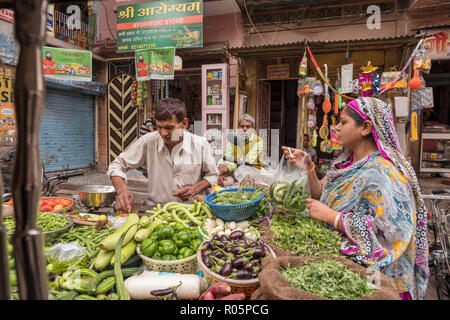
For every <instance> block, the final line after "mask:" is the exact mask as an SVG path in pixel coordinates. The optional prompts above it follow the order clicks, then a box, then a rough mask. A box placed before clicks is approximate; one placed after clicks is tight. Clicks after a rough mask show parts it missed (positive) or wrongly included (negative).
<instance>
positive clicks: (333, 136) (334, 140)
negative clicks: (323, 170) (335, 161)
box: [330, 115, 342, 151]
mask: <svg viewBox="0 0 450 320" xmlns="http://www.w3.org/2000/svg"><path fill="white" fill-rule="evenodd" d="M336 126H337V123H336V117H335V116H334V115H333V116H331V126H330V141H331V149H332V150H333V151H334V150H342V146H341V145H340V141H339V136H338V135H337V130H336Z"/></svg>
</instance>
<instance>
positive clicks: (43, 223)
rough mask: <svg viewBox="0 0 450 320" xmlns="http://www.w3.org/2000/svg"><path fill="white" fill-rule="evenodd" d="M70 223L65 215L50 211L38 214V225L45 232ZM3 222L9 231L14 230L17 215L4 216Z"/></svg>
mask: <svg viewBox="0 0 450 320" xmlns="http://www.w3.org/2000/svg"><path fill="white" fill-rule="evenodd" d="M68 223H69V221H68V220H67V219H66V218H65V217H63V216H60V215H58V214H53V213H50V212H43V213H39V214H38V216H37V226H38V227H39V228H41V229H42V231H44V232H46V231H52V230H56V229H59V228H62V227H64V226H66V225H67V224H68ZM3 224H4V225H5V227H6V230H7V231H8V232H14V231H15V229H16V218H15V216H9V217H4V218H3Z"/></svg>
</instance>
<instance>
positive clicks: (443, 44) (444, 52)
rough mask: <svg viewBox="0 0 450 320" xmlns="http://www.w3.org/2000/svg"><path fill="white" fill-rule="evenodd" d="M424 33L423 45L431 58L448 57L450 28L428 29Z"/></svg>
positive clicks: (445, 58)
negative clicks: (425, 36)
mask: <svg viewBox="0 0 450 320" xmlns="http://www.w3.org/2000/svg"><path fill="white" fill-rule="evenodd" d="M426 34H427V36H428V37H427V38H426V39H425V40H424V42H423V47H424V49H425V50H426V51H427V52H428V53H429V55H430V58H431V60H447V59H450V29H441V30H439V29H438V30H428V31H426Z"/></svg>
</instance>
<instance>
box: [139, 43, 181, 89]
mask: <svg viewBox="0 0 450 320" xmlns="http://www.w3.org/2000/svg"><path fill="white" fill-rule="evenodd" d="M174 59H175V48H164V49H151V50H138V51H136V52H135V63H136V78H137V81H144V80H151V79H154V80H173V76H174Z"/></svg>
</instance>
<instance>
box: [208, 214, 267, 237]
mask: <svg viewBox="0 0 450 320" xmlns="http://www.w3.org/2000/svg"><path fill="white" fill-rule="evenodd" d="M235 230H241V231H242V232H244V236H245V237H246V238H249V239H252V240H256V238H258V237H259V232H258V230H257V229H256V228H255V227H252V226H250V223H249V222H248V221H247V220H244V221H239V222H234V221H227V222H224V221H223V220H222V219H219V218H217V219H209V218H208V219H206V221H205V223H204V224H203V226H202V231H203V232H204V233H205V235H207V236H209V237H213V236H214V235H216V234H217V235H218V236H219V237H220V236H221V235H223V234H224V235H226V236H227V237H228V236H229V235H230V234H231V233H232V232H233V231H235Z"/></svg>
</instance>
